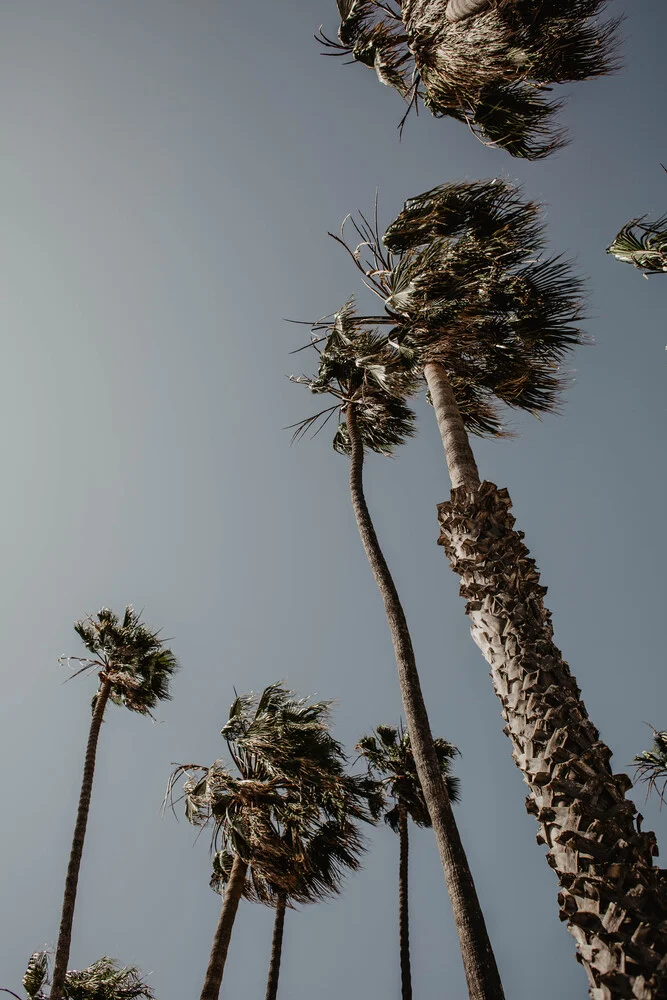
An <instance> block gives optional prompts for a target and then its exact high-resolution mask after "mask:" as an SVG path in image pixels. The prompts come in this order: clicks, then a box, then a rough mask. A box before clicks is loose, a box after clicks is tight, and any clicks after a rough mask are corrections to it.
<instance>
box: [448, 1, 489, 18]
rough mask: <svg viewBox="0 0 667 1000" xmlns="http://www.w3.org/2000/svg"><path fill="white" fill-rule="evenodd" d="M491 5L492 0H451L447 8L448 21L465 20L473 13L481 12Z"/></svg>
mask: <svg viewBox="0 0 667 1000" xmlns="http://www.w3.org/2000/svg"><path fill="white" fill-rule="evenodd" d="M490 6H491V0H449V3H448V4H447V8H446V10H445V17H446V18H447V20H448V21H452V22H456V21H464V20H465V19H466V18H468V17H472V16H473V14H481V12H482V11H483V10H486V8H487V7H490Z"/></svg>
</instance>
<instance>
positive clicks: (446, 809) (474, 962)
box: [202, 403, 504, 1000]
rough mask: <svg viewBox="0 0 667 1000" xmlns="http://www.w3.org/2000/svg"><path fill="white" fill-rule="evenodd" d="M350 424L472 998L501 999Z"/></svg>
mask: <svg viewBox="0 0 667 1000" xmlns="http://www.w3.org/2000/svg"><path fill="white" fill-rule="evenodd" d="M347 430H348V434H349V438H350V445H351V461H350V493H351V497H352V506H353V508H354V513H355V517H356V519H357V526H358V528H359V534H360V535H361V540H362V542H363V545H364V550H365V552H366V556H367V557H368V561H369V563H370V566H371V569H372V571H373V576H374V577H375V581H376V583H377V585H378V589H379V590H380V593H381V595H382V600H383V601H384V607H385V612H386V615H387V621H388V623H389V628H390V631H391V637H392V642H393V645H394V654H395V656H396V666H397V667H398V677H399V683H400V688H401V697H402V701H403V710H404V712H405V717H406V721H407V726H408V733H409V735H410V742H411V745H412V751H413V753H414V758H415V765H416V768H417V774H418V777H419V781H420V784H421V786H422V791H423V792H424V799H425V800H426V804H427V806H428V811H429V816H430V818H431V822H432V824H433V830H434V832H435V838H436V842H437V845H438V851H439V853H440V860H441V862H442V868H443V871H444V874H445V882H446V884H447V891H448V893H449V898H450V900H451V904H452V909H453V911H454V920H455V923H456V929H457V931H458V935H459V942H460V945H461V955H462V958H463V965H464V969H465V974H466V981H467V984H468V993H469V996H470V1000H482V998H484V1000H491V998H494V1000H501V998H502V997H503V996H504V994H503V988H502V984H501V982H500V975H499V973H498V969H497V966H496V960H495V957H494V954H493V951H492V948H491V943H490V941H489V936H488V933H487V930H486V924H485V922H484V916H483V914H482V910H481V907H480V905H479V900H478V898H477V892H476V890H475V884H474V882H473V878H472V874H471V872H470V868H469V866H468V859H467V858H466V855H465V851H464V850H463V845H462V843H461V838H460V836H459V831H458V828H457V826H456V822H455V820H454V814H453V812H452V807H451V802H450V800H449V795H448V794H447V788H446V786H445V783H444V781H443V779H442V774H441V773H440V767H439V765H438V758H437V756H436V752H435V748H434V746H433V736H432V734H431V727H430V723H429V720H428V714H427V711H426V705H425V704H424V696H423V694H422V691H421V685H420V683H419V674H418V673H417V665H416V662H415V655H414V651H413V649H412V641H411V639H410V632H409V630H408V624H407V621H406V618H405V614H404V612H403V607H402V605H401V602H400V599H399V596H398V592H397V591H396V587H395V585H394V581H393V579H392V576H391V573H390V572H389V567H388V566H387V563H386V561H385V558H384V555H383V554H382V550H381V548H380V545H379V542H378V539H377V535H376V534H375V528H374V526H373V522H372V520H371V516H370V513H369V511H368V506H367V504H366V498H365V496H364V490H363V462H364V449H363V442H362V440H361V436H360V433H359V428H358V426H357V418H356V413H355V407H354V404H353V403H349V404H348V406H347ZM202 1000H203V998H202Z"/></svg>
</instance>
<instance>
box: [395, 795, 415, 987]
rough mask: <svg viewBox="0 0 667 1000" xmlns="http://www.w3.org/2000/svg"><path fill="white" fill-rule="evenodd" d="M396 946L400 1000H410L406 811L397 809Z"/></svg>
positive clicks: (403, 808)
mask: <svg viewBox="0 0 667 1000" xmlns="http://www.w3.org/2000/svg"><path fill="white" fill-rule="evenodd" d="M398 836H399V862H398V946H399V949H400V953H401V1000H412V979H411V976H410V915H409V911H408V884H409V883H408V856H409V841H408V811H407V809H406V808H405V806H402V805H400V804H399V807H398Z"/></svg>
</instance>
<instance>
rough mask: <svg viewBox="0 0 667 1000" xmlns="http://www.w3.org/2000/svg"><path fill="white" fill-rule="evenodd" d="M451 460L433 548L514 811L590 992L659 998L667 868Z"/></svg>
mask: <svg viewBox="0 0 667 1000" xmlns="http://www.w3.org/2000/svg"><path fill="white" fill-rule="evenodd" d="M434 369H437V371H436V370H434ZM424 373H425V376H426V380H427V382H428V385H429V389H430V390H431V393H432V395H433V396H434V398H435V395H436V393H439V394H440V396H443V397H444V396H446V395H447V392H449V394H450V395H451V388H450V387H449V383H448V380H447V376H446V373H445V371H444V369H442V368H441V367H440V366H438V365H427V366H426V368H425V371H424ZM445 382H446V383H447V385H446V386H445V384H444V383H445ZM447 412H448V416H447V418H446V422H447V424H448V426H447V428H446V429H447V431H448V435H449V436H448V438H447V439H445V434H443V440H450V439H454V438H457V437H459V436H460V434H461V432H463V433H465V431H464V429H463V422H462V420H461V416H460V414H459V412H458V409H456V408H451V407H450V408H449V410H448V411H447ZM441 418H442V419H445V418H444V412H438V420H439V422H440V420H441ZM455 423H456V424H457V426H454V424H455ZM441 429H442V427H441ZM445 449H446V450H447V444H446V443H445ZM452 467H453V468H454V473H453V474H452V480H453V482H454V483H455V488H454V489H453V490H452V499H451V501H449V502H448V503H443V504H440V505H439V507H438V515H439V519H440V525H441V529H442V533H441V536H440V544H441V545H443V546H444V548H445V552H446V554H447V557H448V559H449V561H450V563H451V565H452V568H453V569H454V570H455V572H456V573H458V574H459V576H460V577H461V581H462V583H461V595H462V596H463V597H465V598H466V599H467V605H466V613H467V615H468V616H469V617H470V620H471V626H470V627H471V632H472V636H473V639H474V640H475V642H476V643H477V645H478V646H479V648H480V649H481V651H482V653H483V655H484V657H485V658H486V660H487V662H488V663H489V664H490V666H491V675H492V678H493V684H494V688H495V691H496V694H497V695H498V697H499V698H500V701H501V703H502V714H503V718H504V719H505V722H506V723H507V725H506V727H505V733H506V734H507V735H508V736H509V737H510V739H511V740H512V743H513V747H514V748H513V757H514V760H515V762H516V764H517V766H518V767H519V768H520V769H521V771H522V773H523V776H524V780H525V781H526V783H527V784H528V786H529V788H530V794H529V796H528V798H527V800H526V807H527V809H528V811H529V812H530V813H532V814H533V815H534V816H535V817H536V818H537V821H538V823H539V824H540V830H539V833H538V842H539V843H543V844H545V845H546V847H547V862H548V864H549V865H550V866H551V867H552V868H553V869H554V871H555V872H556V875H557V877H558V881H559V883H560V892H559V894H558V901H559V904H560V917H561V920H564V921H567V923H568V929H569V930H570V932H571V934H572V935H573V936H574V938H575V941H576V943H577V950H578V958H579V960H580V961H581V962H582V964H583V965H584V967H585V969H586V971H587V973H588V977H589V980H590V985H591V996H593V997H594V998H595V1000H611V998H621V997H635V998H638V1000H658V998H660V1000H664V998H666V997H667V962H666V961H665V955H666V954H667V873H665V872H662V871H660V870H659V869H656V868H655V867H654V866H653V860H652V859H653V856H654V855H655V854H657V848H656V842H655V837H654V835H653V834H652V833H640V832H639V829H638V826H639V824H638V823H637V825H635V820H634V817H635V814H636V812H637V810H636V808H635V806H634V805H633V803H632V802H631V801H629V800H628V799H626V797H625V793H626V792H627V791H628V789H629V788H630V787H631V782H630V779H629V778H628V777H627V776H626V775H624V774H616V775H615V774H612V771H611V768H610V766H609V761H610V758H611V750H610V749H609V748H608V747H607V746H605V744H604V743H603V742H601V740H600V737H599V733H598V731H597V729H596V728H595V726H594V725H593V724H592V722H590V721H589V719H588V714H587V712H586V708H585V706H584V703H583V701H582V700H581V696H580V694H581V693H580V691H579V688H578V687H577V684H576V681H575V679H574V677H573V676H572V674H571V673H570V670H569V667H568V665H567V663H566V662H565V661H564V660H563V656H562V653H561V652H560V650H559V649H558V648H557V647H556V646H555V645H554V642H553V628H552V625H551V615H550V613H549V611H548V610H547V609H546V608H545V606H544V601H543V598H544V594H545V593H546V588H545V587H542V586H541V585H540V579H539V574H538V572H537V569H536V567H535V561H534V560H533V559H531V557H530V553H529V552H528V549H527V548H526V546H525V545H524V543H523V535H522V533H521V532H518V531H515V530H514V518H513V517H512V515H511V514H510V508H511V501H510V498H509V495H508V493H507V491H506V490H499V489H498V488H497V487H496V486H494V485H493V484H492V483H487V482H484V483H481V484H480V483H479V479H477V480H476V481H475V480H474V479H472V478H466V476H461V475H460V473H461V469H460V466H458V465H457V462H456V461H455V460H452V461H451V462H450V468H452ZM455 474H456V475H457V476H458V477H459V478H458V479H455Z"/></svg>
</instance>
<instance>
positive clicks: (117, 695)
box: [50, 606, 178, 1000]
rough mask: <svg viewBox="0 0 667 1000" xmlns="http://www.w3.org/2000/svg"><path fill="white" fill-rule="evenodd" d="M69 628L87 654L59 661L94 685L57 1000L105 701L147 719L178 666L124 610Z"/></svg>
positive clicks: (57, 965)
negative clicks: (90, 677)
mask: <svg viewBox="0 0 667 1000" xmlns="http://www.w3.org/2000/svg"><path fill="white" fill-rule="evenodd" d="M74 630H75V632H76V633H77V635H78V636H79V637H80V638H81V639H82V641H83V643H84V645H85V646H86V648H87V649H88V651H89V652H90V654H91V656H87V657H80V656H74V657H63V658H62V659H66V660H68V661H74V662H76V663H77V664H80V666H79V667H78V669H77V671H76V673H75V674H74V675H73V676H77V675H78V674H80V673H84V672H90V671H96V672H97V677H98V681H99V683H98V688H97V692H96V693H95V696H94V698H93V705H92V707H93V717H92V720H91V723H90V732H89V734H88V745H87V747H86V758H85V763H84V769H83V780H82V782H81V793H80V796H79V806H78V811H77V817H76V824H75V827H74V836H73V838H72V849H71V852H70V858H69V864H68V868H67V878H66V880H65V893H64V898H63V908H62V916H61V920H60V930H59V933H58V943H57V946H56V954H55V962H54V970H53V982H52V984H51V993H50V1000H62V997H63V996H64V993H63V990H64V989H65V979H66V976H67V975H68V973H67V963H68V961H69V952H70V945H71V941H72V924H73V921H74V909H75V906H76V892H77V886H78V882H79V871H80V868H81V858H82V856H83V845H84V841H85V836H86V827H87V825H88V813H89V810H90V797H91V794H92V788H93V778H94V775H95V760H96V756H97V743H98V739H99V735H100V729H101V726H102V720H103V719H104V713H105V710H106V707H107V702H108V701H112V702H113V703H114V704H115V705H123V706H124V707H125V708H128V709H130V711H132V712H138V713H139V714H141V715H150V714H151V711H152V709H154V708H155V707H156V705H157V704H158V702H160V701H165V700H168V699H169V697H170V694H169V682H170V680H171V677H172V675H173V674H174V672H175V671H176V669H177V667H178V664H177V661H176V658H175V657H174V654H173V653H172V652H171V650H170V649H167V648H166V647H165V645H164V642H163V640H162V639H160V638H159V635H158V633H157V632H151V631H150V629H148V628H146V626H145V625H144V624H143V622H142V621H141V616H140V615H138V614H136V612H135V611H134V610H133V609H132V608H131V607H129V606H128V607H127V608H126V609H125V614H124V616H123V618H122V619H119V618H118V617H117V616H116V615H115V614H114V613H113V612H112V611H110V610H109V608H102V610H101V611H99V612H98V613H97V615H91V616H89V617H88V618H86V619H83V620H82V621H79V622H77V623H76V624H75V626H74ZM91 968H92V967H91Z"/></svg>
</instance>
